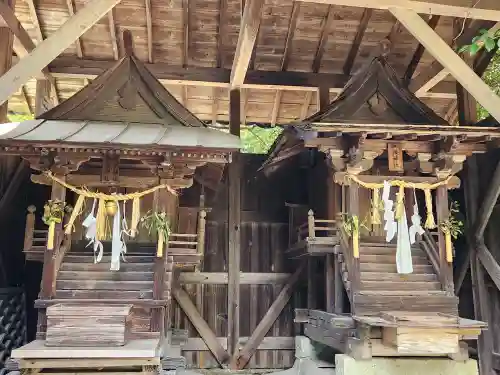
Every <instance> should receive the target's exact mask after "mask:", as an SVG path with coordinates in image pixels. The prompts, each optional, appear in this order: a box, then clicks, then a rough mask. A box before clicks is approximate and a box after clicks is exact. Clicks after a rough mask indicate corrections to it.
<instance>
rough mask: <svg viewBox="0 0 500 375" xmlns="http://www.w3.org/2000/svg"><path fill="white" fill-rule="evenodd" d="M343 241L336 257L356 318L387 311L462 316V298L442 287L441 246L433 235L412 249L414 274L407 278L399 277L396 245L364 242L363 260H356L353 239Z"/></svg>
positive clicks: (362, 241)
mask: <svg viewBox="0 0 500 375" xmlns="http://www.w3.org/2000/svg"><path fill="white" fill-rule="evenodd" d="M341 232H342V231H341ZM340 237H341V240H340V246H339V251H337V254H336V256H337V257H338V259H337V260H338V262H339V263H340V265H341V270H342V279H343V282H344V285H345V288H346V290H347V294H348V296H349V300H350V302H351V312H352V313H353V315H363V316H371V315H379V314H380V313H383V312H386V311H412V312H422V313H445V314H452V315H457V314H458V298H457V297H455V296H454V295H453V294H452V293H450V291H447V290H445V288H444V286H443V285H442V283H441V280H440V279H441V278H440V275H439V269H438V268H437V259H438V258H437V250H436V249H437V244H436V242H435V241H434V240H433V238H432V236H431V235H430V234H429V233H426V234H425V236H424V238H423V239H421V240H420V241H419V242H417V243H416V244H415V245H414V246H413V247H412V249H411V251H412V261H413V273H411V274H406V275H403V274H398V273H397V269H396V244H395V243H386V242H382V241H380V242H374V240H373V239H364V238H361V240H360V245H359V258H354V257H353V253H352V247H351V244H350V241H349V238H348V237H347V236H346V234H345V233H343V234H341V236H340ZM431 247H432V249H430V248H431ZM434 252H436V253H434Z"/></svg>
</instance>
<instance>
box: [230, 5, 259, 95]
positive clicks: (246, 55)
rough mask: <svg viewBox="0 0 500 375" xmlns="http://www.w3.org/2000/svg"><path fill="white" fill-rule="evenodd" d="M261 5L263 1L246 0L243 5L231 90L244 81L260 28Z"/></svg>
mask: <svg viewBox="0 0 500 375" xmlns="http://www.w3.org/2000/svg"><path fill="white" fill-rule="evenodd" d="M263 5H264V0H248V1H247V2H246V4H245V10H244V12H243V17H242V20H241V26H240V33H239V35H238V43H237V45H236V52H235V54H234V60H233V67H232V69H231V80H230V88H231V89H235V88H239V87H241V86H242V85H243V82H244V81H245V76H246V72H247V70H248V64H249V62H250V58H251V56H252V51H253V48H254V45H255V41H256V39H257V32H258V30H259V27H260V19H261V17H260V15H261V13H262V7H263Z"/></svg>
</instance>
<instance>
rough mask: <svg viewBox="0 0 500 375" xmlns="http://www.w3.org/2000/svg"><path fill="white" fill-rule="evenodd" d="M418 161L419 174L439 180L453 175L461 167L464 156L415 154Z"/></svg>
mask: <svg viewBox="0 0 500 375" xmlns="http://www.w3.org/2000/svg"><path fill="white" fill-rule="evenodd" d="M417 158H418V160H419V171H420V172H421V173H426V174H432V175H434V176H437V177H439V178H447V177H448V176H451V175H455V174H457V173H458V172H460V170H461V169H462V167H463V163H464V161H465V159H466V155H449V154H444V153H441V154H438V155H433V154H431V153H426V152H420V153H418V154H417Z"/></svg>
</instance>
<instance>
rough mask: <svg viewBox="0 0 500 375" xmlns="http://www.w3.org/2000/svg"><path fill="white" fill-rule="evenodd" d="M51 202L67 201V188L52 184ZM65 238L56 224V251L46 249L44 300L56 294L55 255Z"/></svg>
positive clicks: (43, 276) (42, 290)
mask: <svg viewBox="0 0 500 375" xmlns="http://www.w3.org/2000/svg"><path fill="white" fill-rule="evenodd" d="M56 177H58V178H59V179H61V180H65V179H66V177H65V176H64V175H56ZM50 199H51V200H59V201H63V202H64V200H65V199H66V188H65V187H64V186H62V185H59V184H58V183H57V182H55V181H54V182H53V183H52V192H51V195H50ZM63 236H64V231H63V225H62V223H60V224H56V230H55V236H54V249H53V250H49V249H47V248H45V252H44V256H43V270H42V285H41V288H40V296H41V297H42V298H46V299H50V298H53V297H54V295H55V292H56V267H55V263H56V262H55V259H54V256H53V255H54V254H55V253H57V252H58V251H59V247H60V246H61V241H62V238H63Z"/></svg>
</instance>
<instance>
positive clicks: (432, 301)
mask: <svg viewBox="0 0 500 375" xmlns="http://www.w3.org/2000/svg"><path fill="white" fill-rule="evenodd" d="M405 293H406V294H404V293H394V292H393V293H392V294H384V293H380V292H372V293H369V292H363V293H355V294H354V296H353V304H354V313H355V314H356V315H377V314H379V313H380V312H382V311H412V312H434V313H436V312H441V313H445V314H453V315H457V314H458V298H457V297H454V296H448V295H446V293H445V292H437V291H436V292H433V293H429V292H424V293H420V292H414V293H412V295H408V292H405Z"/></svg>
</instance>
